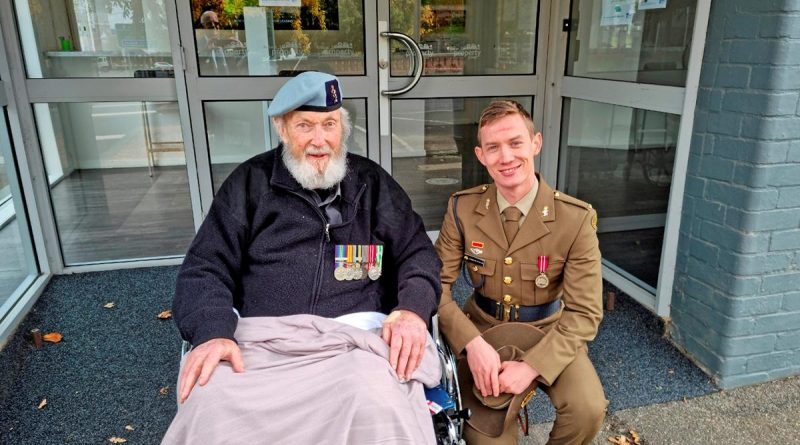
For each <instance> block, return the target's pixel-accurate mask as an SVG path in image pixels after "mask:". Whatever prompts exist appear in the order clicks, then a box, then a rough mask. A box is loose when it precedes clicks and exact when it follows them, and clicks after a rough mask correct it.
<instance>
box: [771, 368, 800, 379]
mask: <svg viewBox="0 0 800 445" xmlns="http://www.w3.org/2000/svg"><path fill="white" fill-rule="evenodd" d="M797 374H800V366H797V365H791V366H789V367H788V368H781V369H773V370H771V371H769V372H768V373H767V375H769V379H770V380H777V379H782V378H784V377H789V376H793V375H797Z"/></svg>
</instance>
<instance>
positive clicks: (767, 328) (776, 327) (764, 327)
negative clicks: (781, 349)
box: [753, 312, 800, 334]
mask: <svg viewBox="0 0 800 445" xmlns="http://www.w3.org/2000/svg"><path fill="white" fill-rule="evenodd" d="M798 326H800V312H782V313H778V314H768V315H761V316H759V317H756V318H755V324H754V325H753V333H754V334H767V333H770V332H783V331H788V330H793V329H797V327H798Z"/></svg>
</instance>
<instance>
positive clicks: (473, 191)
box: [450, 184, 489, 196]
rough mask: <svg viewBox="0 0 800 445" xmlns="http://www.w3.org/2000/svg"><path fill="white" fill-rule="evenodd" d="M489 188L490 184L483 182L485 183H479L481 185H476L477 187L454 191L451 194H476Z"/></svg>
mask: <svg viewBox="0 0 800 445" xmlns="http://www.w3.org/2000/svg"><path fill="white" fill-rule="evenodd" d="M488 188H489V185H488V184H483V185H479V186H476V187H472V188H468V189H465V190H459V191H457V192H455V193H453V194H452V195H450V196H461V195H475V194H478V193H483V192H485V191H486V189H488Z"/></svg>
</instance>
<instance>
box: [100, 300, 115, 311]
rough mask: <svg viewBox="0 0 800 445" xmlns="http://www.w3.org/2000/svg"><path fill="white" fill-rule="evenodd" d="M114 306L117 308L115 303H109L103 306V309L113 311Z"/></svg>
mask: <svg viewBox="0 0 800 445" xmlns="http://www.w3.org/2000/svg"><path fill="white" fill-rule="evenodd" d="M114 306H116V303H114V302H113V301H109V302H108V303H106V304H104V305H103V307H104V308H106V309H111V308H112V307H114Z"/></svg>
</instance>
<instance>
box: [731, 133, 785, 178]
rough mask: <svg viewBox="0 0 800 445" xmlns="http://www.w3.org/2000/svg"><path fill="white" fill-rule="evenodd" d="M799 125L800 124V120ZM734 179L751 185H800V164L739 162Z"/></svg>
mask: <svg viewBox="0 0 800 445" xmlns="http://www.w3.org/2000/svg"><path fill="white" fill-rule="evenodd" d="M797 125H798V126H800V120H798V122H797ZM733 180H734V182H735V183H737V184H741V185H747V186H750V187H770V186H771V187H782V186H787V185H800V164H783V165H769V164H755V165H753V164H738V165H737V166H736V168H735V171H734V175H733Z"/></svg>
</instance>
